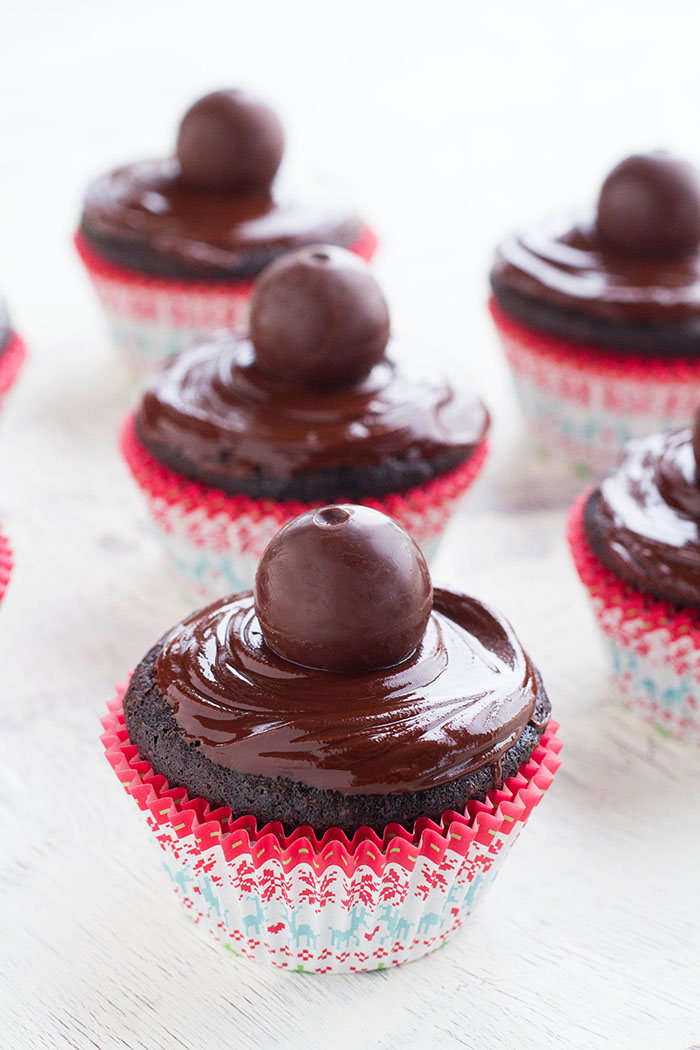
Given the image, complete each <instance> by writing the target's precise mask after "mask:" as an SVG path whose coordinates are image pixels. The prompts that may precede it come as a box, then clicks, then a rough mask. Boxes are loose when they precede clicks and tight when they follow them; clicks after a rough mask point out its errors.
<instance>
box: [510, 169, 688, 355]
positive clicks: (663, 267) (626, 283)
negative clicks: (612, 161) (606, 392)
mask: <svg viewBox="0 0 700 1050" xmlns="http://www.w3.org/2000/svg"><path fill="white" fill-rule="evenodd" d="M699 245H700V178H699V177H698V174H697V172H696V171H695V169H693V168H692V167H691V166H690V165H689V164H687V163H686V162H684V161H680V160H677V159H676V158H673V157H670V156H669V155H668V154H665V153H661V152H659V153H653V154H647V155H640V156H635V157H630V158H627V160H625V161H623V162H622V163H621V164H620V165H618V167H617V168H616V169H614V171H613V172H611V174H610V175H609V176H608V178H607V179H606V181H605V183H604V184H603V188H602V190H601V194H600V198H599V200H598V204H597V207H596V208H589V209H582V210H580V211H578V212H575V213H572V214H569V215H565V216H560V217H558V218H553V219H549V220H546V221H544V222H542V223H540V224H539V225H537V226H535V227H534V228H533V229H531V230H528V231H526V232H523V233H519V234H516V235H514V236H512V237H510V238H509V239H508V240H506V241H505V242H504V243H503V244H501V245H500V247H499V248H498V250H497V253H496V259H495V262H494V266H493V269H492V271H491V287H492V290H493V295H494V298H495V300H496V303H497V304H498V305H499V306H500V307H501V309H502V310H503V311H504V312H505V313H506V314H508V315H509V316H511V317H513V318H514V319H515V320H517V321H521V322H522V323H523V324H525V325H529V326H531V327H533V328H536V329H538V330H541V331H544V332H548V333H551V334H553V335H558V336H561V337H563V338H565V339H573V340H576V341H578V342H583V343H587V344H592V345H597V346H600V347H603V348H606V347H608V348H610V349H615V350H620V351H630V352H635V353H641V354H644V353H648V354H650V355H661V356H668V355H670V354H679V355H684V356H700V250H699Z"/></svg>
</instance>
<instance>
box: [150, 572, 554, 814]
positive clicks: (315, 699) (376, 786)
mask: <svg viewBox="0 0 700 1050" xmlns="http://www.w3.org/2000/svg"><path fill="white" fill-rule="evenodd" d="M157 674H158V682H159V685H160V688H161V691H162V693H163V696H164V697H165V699H166V700H167V702H168V703H169V704H170V705H171V706H172V708H173V714H174V717H175V719H176V721H177V722H178V724H179V726H180V728H181V729H182V730H183V731H184V733H185V735H186V736H187V737H189V738H190V739H192V740H196V741H199V746H200V747H201V748H202V750H203V752H204V754H206V755H207V756H208V757H209V758H211V759H212V760H214V761H215V762H217V763H218V764H220V765H224V766H229V767H230V768H232V769H235V770H237V771H239V772H242V773H260V774H263V775H267V776H272V777H286V778H288V779H291V780H296V781H301V782H303V783H306V784H309V785H311V786H314V787H318V788H323V789H327V790H337V791H341V792H343V793H345V794H373V793H377V794H385V793H391V792H410V791H417V790H423V789H426V788H430V787H433V786H436V785H439V784H442V783H445V782H447V781H450V780H453V779H455V778H457V777H459V776H462V775H465V774H468V773H470V772H473V771H475V770H477V769H480V768H482V767H483V766H486V765H489V764H494V765H496V766H497V764H498V763H499V762H500V759H501V757H502V756H503V754H504V753H505V752H506V751H507V750H508V749H509V748H510V747H511V746H512V745H513V744H514V743H515V742H516V741H517V740H518V739H519V737H520V735H521V734H522V732H523V730H524V728H525V726H526V725H527V724H528V721H529V720H530V719H531V717H532V716H533V712H534V709H535V704H536V700H537V685H536V679H535V672H534V670H533V668H532V665H531V664H530V661H529V659H528V658H527V656H526V655H525V653H524V652H523V650H522V648H521V646H520V644H519V642H518V641H517V638H516V637H515V634H514V633H513V630H512V628H511V627H510V625H509V624H508V623H507V622H506V621H505V620H504V619H502V618H501V617H500V616H498V615H497V614H496V613H494V612H493V611H492V610H490V609H489V608H488V607H486V606H485V605H483V604H481V603H480V602H478V601H477V600H476V599H473V598H470V597H467V596H465V595H461V594H455V593H453V592H450V591H445V590H441V589H436V590H435V597H434V606H433V612H432V615H431V617H430V620H429V623H428V628H427V630H426V633H425V636H424V638H423V641H422V643H421V645H420V646H419V648H418V650H417V651H416V653H415V654H414V655H413V656H412V657H410V658H409V659H408V660H406V661H405V662H404V663H402V664H400V665H398V666H396V667H392V668H388V669H385V670H382V671H375V672H366V673H363V674H337V673H333V672H324V671H314V670H310V669H309V668H304V667H301V666H298V665H296V664H292V663H289V662H287V661H285V660H283V659H281V658H280V657H278V656H276V655H275V654H274V653H273V652H272V650H270V649H269V648H268V647H267V645H266V644H265V642H264V639H263V637H262V632H261V630H260V626H259V624H258V621H257V618H256V616H255V611H254V606H253V598H252V595H251V594H250V593H244V594H242V595H237V596H235V597H233V598H227V599H224V600H223V601H219V602H216V603H214V604H213V605H210V606H209V607H207V608H206V609H204V610H201V611H200V612H198V613H195V614H194V615H193V616H191V617H189V618H188V619H187V620H185V621H184V622H183V623H182V624H180V625H179V626H178V627H176V628H175V629H174V631H173V632H171V634H170V635H169V636H168V637H167V638H166V640H165V642H164V645H163V648H162V650H161V652H160V655H159V657H158V661H157Z"/></svg>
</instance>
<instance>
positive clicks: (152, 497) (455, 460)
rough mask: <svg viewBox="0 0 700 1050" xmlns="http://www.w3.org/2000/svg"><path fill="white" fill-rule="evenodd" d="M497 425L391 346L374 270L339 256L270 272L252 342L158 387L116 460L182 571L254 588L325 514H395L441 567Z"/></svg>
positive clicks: (231, 343) (165, 374)
mask: <svg viewBox="0 0 700 1050" xmlns="http://www.w3.org/2000/svg"><path fill="white" fill-rule="evenodd" d="M488 422H489V419H488V413H487V411H486V409H485V408H484V406H483V404H482V402H481V401H480V400H479V398H478V397H477V395H476V394H475V393H474V391H473V390H472V389H471V388H470V387H469V386H468V385H467V384H465V383H462V384H461V386H460V387H459V388H458V389H457V388H455V387H453V385H452V384H451V383H450V382H448V381H447V380H446V379H444V378H442V377H440V376H439V375H436V374H435V370H434V368H433V367H430V368H427V367H425V365H424V364H423V363H422V362H421V361H420V360H419V359H416V358H415V355H409V354H408V353H406V352H404V350H403V343H402V341H401V340H399V339H398V338H397V337H394V336H391V334H390V330H389V314H388V309H387V305H386V301H385V299H384V296H383V295H382V292H381V290H380V288H379V286H378V285H377V282H376V281H375V279H374V278H373V277H372V276H371V274H370V272H369V270H368V268H367V266H366V264H365V263H363V262H362V261H361V260H359V259H358V258H357V257H355V256H353V255H351V254H350V253H348V252H346V251H344V250H343V249H340V248H334V247H331V246H320V247H318V246H317V247H310V248H307V249H300V250H299V251H298V252H295V253H290V254H289V255H287V256H286V257H285V258H284V259H281V260H279V261H278V262H276V263H274V264H273V265H272V266H271V267H270V268H269V269H268V270H267V271H265V273H264V274H263V275H262V277H261V278H260V280H259V281H258V283H257V285H256V288H255V292H254V295H253V299H252V304H251V318H250V329H249V330H248V331H238V332H235V333H234V332H230V333H228V334H220V335H218V336H217V337H215V338H211V339H210V340H208V341H207V342H205V343H202V344H200V345H198V346H195V347H192V348H190V349H189V350H187V351H184V352H183V353H182V354H180V355H178V357H177V358H176V359H175V360H173V361H172V362H170V363H169V364H168V365H167V366H166V367H165V368H164V369H163V370H162V371H161V372H160V373H159V374H158V375H156V376H155V377H154V378H153V380H152V381H151V383H150V385H149V387H148V388H147V389H146V391H145V393H144V395H143V397H142V399H141V403H140V405H139V407H138V409H137V411H136V414H135V416H134V417H130V418H129V419H128V420H127V423H126V425H125V428H124V431H123V434H122V449H123V452H124V455H125V457H126V460H127V463H128V465H129V467H130V468H131V471H132V473H133V474H134V477H135V478H136V480H137V482H138V483H139V485H140V487H141V488H142V490H143V491H144V493H145V495H146V498H147V500H148V503H149V506H150V509H151V511H152V513H153V517H154V519H155V521H156V524H157V526H158V527H159V529H160V531H161V533H162V534H163V537H164V540H165V543H166V548H167V549H168V552H169V554H170V555H171V559H172V561H173V563H174V564H175V566H176V568H177V570H178V572H179V574H180V575H181V577H182V578H184V580H185V581H186V582H187V583H189V584H190V585H193V586H194V587H196V588H197V589H198V590H200V591H201V592H202V593H204V594H210V595H215V594H222V593H226V592H228V591H231V590H237V589H240V588H242V587H247V586H250V584H251V583H252V580H253V575H254V573H255V568H256V566H257V562H258V559H259V557H260V555H261V554H262V551H263V550H264V548H265V545H266V544H267V542H268V541H269V540H270V539H271V537H272V536H273V535H274V533H275V532H276V531H277V529H278V528H279V527H280V526H281V525H282V524H284V522H285V521H288V520H289V519H290V518H292V517H294V516H295V515H296V514H299V513H301V512H302V511H303V510H305V509H308V508H309V507H310V506H314V505H315V506H318V504H320V503H327V502H334V501H337V500H352V501H355V502H362V503H367V504H368V505H372V506H375V507H377V508H378V509H381V510H384V511H386V513H388V514H390V515H391V516H392V517H394V518H396V519H397V520H399V521H400V522H401V523H402V524H403V525H405V526H406V527H407V528H408V529H409V531H410V532H411V533H412V535H413V536H414V538H415V539H416V540H417V541H418V542H419V543H420V544H421V546H422V547H423V548H424V550H425V551H426V553H428V554H431V553H432V552H433V550H434V549H435V547H436V545H437V540H438V538H439V536H440V534H441V533H442V531H443V529H444V527H445V525H446V523H447V520H448V518H449V516H450V514H451V512H452V510H453V508H454V506H455V504H456V501H457V499H458V497H459V496H460V495H461V493H462V492H463V491H464V490H465V489H466V488H467V486H468V485H469V484H470V483H471V482H472V480H473V479H474V477H475V476H476V474H477V473H478V471H479V469H480V468H481V465H482V463H483V461H484V458H485V455H486V445H485V435H486V431H487V428H488Z"/></svg>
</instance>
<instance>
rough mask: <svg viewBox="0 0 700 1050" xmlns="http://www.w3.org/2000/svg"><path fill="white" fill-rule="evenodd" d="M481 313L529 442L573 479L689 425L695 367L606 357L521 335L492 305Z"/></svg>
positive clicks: (699, 377)
mask: <svg viewBox="0 0 700 1050" xmlns="http://www.w3.org/2000/svg"><path fill="white" fill-rule="evenodd" d="M489 308H490V310H491V316H492V317H493V320H494V323H495V325H496V328H497V329H498V332H499V334H500V337H501V340H502V342H503V347H504V350H505V353H506V357H507V359H508V363H509V364H510V367H511V369H512V372H513V377H514V380H515V386H516V391H517V394H518V398H519V400H520V404H521V407H522V410H523V413H524V415H525V418H526V420H527V422H528V426H529V428H530V431H531V433H532V434H533V437H534V438H535V441H536V442H537V443H538V445H539V446H540V447H541V448H542V449H543V450H545V451H547V452H550V453H553V454H554V455H555V456H556V457H558V458H559V459H561V460H564V461H566V462H568V463H569V464H570V465H571V467H572V468H573V469H574V470H575V472H576V473H577V474H581V475H586V474H588V475H591V476H596V477H602V476H603V475H604V474H606V473H609V472H610V471H611V470H612V469H613V468H614V467H615V466H617V463H618V462H619V459H620V454H621V452H622V449H623V447H624V445H625V444H626V443H627V442H628V441H629V440H631V439H633V438H640V437H645V436H647V435H648V434H653V433H655V432H657V431H661V430H670V429H672V428H674V427H678V426H683V425H685V424H687V423H688V421H689V420H691V419H692V418H693V417H694V415H695V412H696V410H697V406H698V389H700V360H698V361H683V360H680V359H675V360H674V359H669V360H664V359H662V358H646V357H641V356H639V357H635V356H631V355H630V356H628V355H622V354H614V353H610V352H606V351H603V350H599V349H596V348H595V347H586V346H583V345H581V344H578V343H571V342H566V341H564V340H562V339H557V338H556V337H554V336H549V335H544V334H543V333H540V332H537V331H534V330H533V329H530V328H526V327H524V326H523V325H521V324H519V323H518V322H516V321H513V320H512V319H511V318H510V317H508V316H507V315H506V314H504V313H503V312H502V311H501V310H500V309H499V307H498V306H497V305H496V303H495V302H494V301H493V299H492V300H491V301H490V303H489Z"/></svg>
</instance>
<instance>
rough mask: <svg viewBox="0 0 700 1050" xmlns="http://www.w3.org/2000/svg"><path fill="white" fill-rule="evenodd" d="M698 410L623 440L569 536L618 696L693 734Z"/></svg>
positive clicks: (697, 644)
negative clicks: (673, 426) (617, 460)
mask: <svg viewBox="0 0 700 1050" xmlns="http://www.w3.org/2000/svg"><path fill="white" fill-rule="evenodd" d="M699 457H700V416H698V417H696V421H695V427H694V429H692V428H690V427H685V428H682V429H679V430H674V431H670V432H666V433H662V434H654V435H652V436H651V437H648V438H645V439H644V440H640V441H636V442H631V443H630V444H629V446H628V447H627V449H626V451H625V455H624V458H623V460H622V463H621V464H620V466H619V468H618V469H617V471H616V472H615V473H614V474H612V475H611V476H610V477H608V478H606V479H605V480H604V481H603V482H602V484H601V485H600V486H599V487H598V488H596V489H595V490H594V491H592V492H588V493H586V494H585V495H584V496H583V497H581V499H579V501H578V502H577V503H576V505H575V506H574V508H573V509H572V512H571V517H570V522H569V541H570V545H571V549H572V552H573V555H574V560H575V562H576V567H577V569H578V572H579V575H580V576H581V579H582V581H583V583H584V584H585V585H586V587H587V588H588V590H589V593H590V595H591V600H592V602H593V609H594V612H595V615H596V618H597V620H598V622H599V625H600V627H601V629H602V631H603V634H604V637H605V638H606V640H607V642H608V645H609V647H610V653H611V656H612V664H613V677H614V680H615V684H616V686H617V688H618V689H619V691H620V693H621V694H622V696H623V698H624V699H625V701H626V703H627V704H628V705H629V706H631V707H633V708H634V709H636V710H637V711H639V712H640V713H641V715H642V716H643V717H644V718H645V720H646V721H648V722H651V723H652V724H654V725H656V726H657V727H658V728H659V729H660V730H661V731H662V732H663V733H666V734H670V735H672V736H674V737H677V738H678V739H686V740H691V741H693V742H695V743H697V744H700V714H699V712H700V468H699V467H698V461H699Z"/></svg>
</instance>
